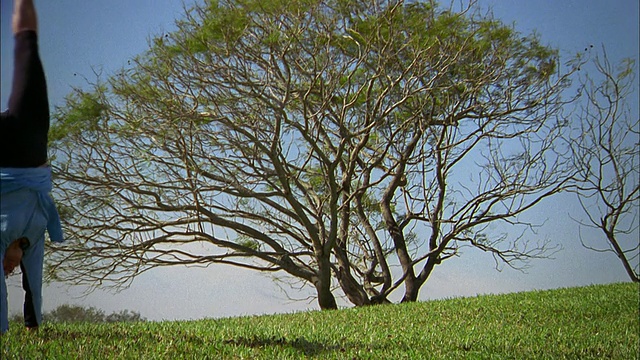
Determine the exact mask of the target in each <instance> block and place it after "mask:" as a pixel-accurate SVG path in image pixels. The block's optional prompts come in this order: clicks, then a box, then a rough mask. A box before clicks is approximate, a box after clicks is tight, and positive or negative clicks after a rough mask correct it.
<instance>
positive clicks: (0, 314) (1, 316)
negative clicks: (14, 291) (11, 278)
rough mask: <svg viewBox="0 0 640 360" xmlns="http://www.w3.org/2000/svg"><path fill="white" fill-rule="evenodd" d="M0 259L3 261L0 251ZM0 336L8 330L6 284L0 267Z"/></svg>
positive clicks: (2, 253)
mask: <svg viewBox="0 0 640 360" xmlns="http://www.w3.org/2000/svg"><path fill="white" fill-rule="evenodd" d="M0 259H4V251H0ZM0 275H2V276H0V334H4V333H5V332H7V331H8V330H9V303H8V301H7V295H8V294H7V283H6V281H5V279H4V269H3V268H2V266H0Z"/></svg>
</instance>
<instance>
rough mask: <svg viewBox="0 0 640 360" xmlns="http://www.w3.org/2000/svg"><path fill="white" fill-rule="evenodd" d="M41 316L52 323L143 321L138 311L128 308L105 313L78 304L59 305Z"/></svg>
mask: <svg viewBox="0 0 640 360" xmlns="http://www.w3.org/2000/svg"><path fill="white" fill-rule="evenodd" d="M43 318H44V320H45V321H47V322H53V323H105V322H107V323H112V322H137V321H145V319H144V318H143V317H142V316H141V315H140V313H138V312H135V311H129V310H121V311H119V312H114V313H111V314H109V315H106V314H105V313H104V311H102V310H100V309H96V308H95V307H93V306H91V307H84V306H80V305H66V304H65V305H60V306H58V307H57V308H55V309H54V310H52V311H50V312H48V313H45V314H44V315H43Z"/></svg>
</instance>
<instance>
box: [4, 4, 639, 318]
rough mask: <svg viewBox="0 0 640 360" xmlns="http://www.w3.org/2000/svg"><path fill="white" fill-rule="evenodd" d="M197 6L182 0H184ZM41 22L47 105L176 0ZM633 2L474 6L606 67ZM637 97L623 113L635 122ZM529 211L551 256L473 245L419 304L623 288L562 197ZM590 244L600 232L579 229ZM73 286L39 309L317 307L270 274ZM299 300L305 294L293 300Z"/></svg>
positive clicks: (104, 66)
mask: <svg viewBox="0 0 640 360" xmlns="http://www.w3.org/2000/svg"><path fill="white" fill-rule="evenodd" d="M193 1H194V0H188V1H186V2H187V3H192V2H193ZM35 3H36V7H37V9H38V13H39V20H40V53H41V57H42V59H43V62H44V67H45V71H46V74H47V81H48V90H49V95H50V103H51V107H52V110H53V108H54V107H55V106H59V105H61V104H62V102H63V99H64V97H65V95H66V94H67V93H69V91H70V90H71V88H72V87H83V86H86V80H92V79H95V75H94V72H97V73H102V74H103V75H107V76H108V75H109V74H112V73H113V72H114V71H116V70H117V69H119V68H121V67H123V66H126V65H127V61H128V59H131V58H132V57H134V56H135V55H137V54H140V53H141V52H143V51H144V50H145V49H146V48H147V40H148V39H149V37H150V36H151V35H154V34H160V33H162V32H168V31H171V30H172V29H173V27H174V26H173V22H174V19H176V18H179V17H181V15H182V14H183V5H182V2H181V1H178V0H56V1H51V0H35ZM638 3H639V2H638V0H612V1H602V0H562V1H558V0H480V1H479V4H480V5H481V6H482V7H483V8H486V9H488V8H492V9H493V13H494V15H495V17H496V18H498V19H501V20H502V21H504V22H506V23H509V24H511V23H515V26H516V29H517V30H519V31H521V32H523V33H530V32H532V31H534V30H535V31H537V32H538V33H539V34H540V36H541V38H542V39H543V42H544V43H546V44H548V45H551V46H553V47H556V48H559V49H560V51H561V52H560V53H561V56H562V57H563V58H564V59H568V58H569V57H570V56H572V55H573V54H575V53H577V52H580V51H582V50H584V48H585V47H587V46H589V45H594V46H595V47H597V48H600V46H601V45H604V46H606V49H607V52H608V55H609V57H610V59H612V60H613V61H618V60H619V59H622V58H624V57H633V58H636V59H638V52H639V50H638V44H639V42H640V41H639V39H638V36H639V29H638V22H639V9H638V6H639V5H638ZM0 4H1V7H0V12H1V17H0V19H1V58H0V62H1V80H2V81H1V88H0V101H1V102H0V104H1V106H2V108H3V109H4V108H5V107H6V103H7V99H8V97H9V89H10V79H11V71H12V66H13V64H12V48H13V40H12V34H11V10H12V6H13V2H12V0H0ZM637 97H638V92H637V91H636V93H635V98H634V99H632V100H633V102H632V106H633V108H634V112H635V114H636V116H638V99H637ZM541 205H542V206H541V209H542V210H543V211H538V212H536V213H533V214H532V216H533V217H534V218H535V219H536V220H538V221H540V222H543V221H546V225H545V227H544V230H543V232H541V233H540V234H539V235H540V236H548V237H549V238H550V239H551V240H553V241H556V242H560V243H562V245H563V247H564V250H563V251H561V252H559V253H558V254H556V255H555V256H554V257H555V259H553V260H538V261H534V262H533V263H532V264H531V265H532V268H531V269H529V270H528V272H527V273H521V272H517V271H514V270H511V269H504V270H503V271H501V272H498V271H496V270H495V269H494V263H493V259H492V258H491V257H490V256H489V255H486V254H483V253H481V252H479V251H476V250H471V249H468V250H466V251H464V253H463V255H462V256H461V257H460V258H455V259H452V260H448V261H446V262H445V263H444V264H443V265H441V266H439V267H438V268H437V270H436V271H435V273H434V274H433V275H432V277H431V279H430V280H429V281H428V282H427V285H425V287H424V288H423V289H422V292H421V297H422V298H423V299H432V298H444V297H453V296H467V295H475V294H478V293H501V292H512V291H522V290H531V289H548V288H557V287H567V286H580V285H588V284H599V283H610V282H619V281H628V280H627V277H626V274H625V273H624V270H623V268H622V266H621V264H620V263H619V261H618V259H617V258H616V257H615V256H613V255H611V254H600V253H595V252H591V251H588V250H586V249H583V248H582V247H581V245H580V242H579V240H578V225H577V224H576V223H574V222H572V221H571V219H570V217H569V214H570V213H573V214H575V213H576V212H577V211H578V210H579V209H578V208H577V207H576V204H575V202H573V201H572V200H571V199H570V197H568V196H565V197H560V198H555V199H554V200H552V201H547V202H545V203H543V204H541ZM583 235H585V236H586V237H587V238H589V239H592V240H593V239H597V238H598V237H599V236H600V235H599V234H597V233H586V234H585V233H583ZM9 284H10V288H9V293H10V298H9V301H10V308H11V309H10V311H11V313H17V312H19V311H21V310H20V309H21V308H22V296H23V294H22V291H21V289H20V285H19V276H13V277H12V278H11V279H10V280H9ZM80 294H81V289H78V288H67V287H66V286H65V285H61V284H51V285H48V286H47V287H46V288H45V291H44V297H45V298H44V301H43V303H44V310H45V311H49V310H51V309H53V308H55V307H56V306H58V305H60V304H65V303H71V304H81V305H85V306H95V307H98V308H101V309H103V310H104V311H105V312H107V313H110V312H112V311H119V310H123V309H129V310H134V311H138V312H140V313H141V314H142V315H143V316H145V317H147V318H149V319H151V320H161V319H190V318H193V319H195V318H203V317H221V316H236V315H243V314H260V313H273V312H291V311H298V310H303V309H315V308H316V304H315V303H314V302H311V303H309V302H304V301H303V302H291V301H289V300H288V299H287V297H286V296H285V295H284V294H283V293H282V292H281V291H280V290H279V288H278V286H277V285H276V284H274V283H273V282H272V281H271V280H270V278H269V277H268V276H267V275H260V274H256V273H254V272H250V271H247V270H241V269H237V268H230V267H221V266H210V267H209V268H206V269H193V268H189V269H186V268H165V269H159V270H152V271H151V272H149V273H147V274H145V275H143V276H141V277H139V278H138V279H137V280H136V281H134V283H133V285H132V287H131V288H130V289H128V290H126V291H123V292H121V293H119V294H113V293H109V292H104V291H96V292H94V293H93V294H91V295H89V296H87V297H84V298H80V297H79V295H80ZM301 297H304V295H301Z"/></svg>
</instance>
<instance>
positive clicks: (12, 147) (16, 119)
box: [0, 31, 49, 167]
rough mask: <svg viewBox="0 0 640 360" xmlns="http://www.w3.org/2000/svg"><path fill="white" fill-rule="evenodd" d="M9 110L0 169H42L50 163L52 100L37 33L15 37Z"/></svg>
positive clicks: (4, 116) (1, 139)
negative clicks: (49, 97) (48, 155)
mask: <svg viewBox="0 0 640 360" xmlns="http://www.w3.org/2000/svg"><path fill="white" fill-rule="evenodd" d="M8 105H9V107H8V110H7V111H6V112H4V113H2V119H1V122H2V123H1V125H0V129H1V132H0V167H38V166H41V165H43V164H44V163H46V161H47V135H48V132H49V101H48V97H47V84H46V80H45V75H44V70H43V67H42V63H41V61H40V56H39V54H38V37H37V34H36V32H35V31H21V32H19V33H18V34H16V36H15V52H14V72H13V82H12V87H11V95H10V97H9V104H8Z"/></svg>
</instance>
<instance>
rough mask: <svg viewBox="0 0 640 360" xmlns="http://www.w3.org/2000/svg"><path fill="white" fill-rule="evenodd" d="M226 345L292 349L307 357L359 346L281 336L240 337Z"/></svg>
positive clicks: (227, 342) (228, 341)
mask: <svg viewBox="0 0 640 360" xmlns="http://www.w3.org/2000/svg"><path fill="white" fill-rule="evenodd" d="M224 343H225V344H228V345H237V346H246V347H250V348H266V347H273V346H279V347H290V348H293V349H295V350H297V351H300V352H302V353H303V354H304V355H305V356H315V355H319V354H322V353H326V352H346V351H347V348H351V347H356V346H358V345H357V344H338V345H327V344H324V343H322V342H319V341H309V340H307V339H305V338H303V337H299V338H295V339H292V340H289V339H286V338H284V337H279V336H270V337H261V336H253V337H248V338H247V337H239V338H237V339H229V340H225V341H224Z"/></svg>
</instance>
